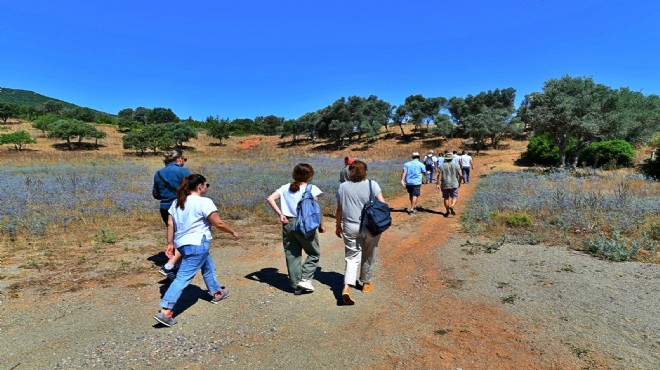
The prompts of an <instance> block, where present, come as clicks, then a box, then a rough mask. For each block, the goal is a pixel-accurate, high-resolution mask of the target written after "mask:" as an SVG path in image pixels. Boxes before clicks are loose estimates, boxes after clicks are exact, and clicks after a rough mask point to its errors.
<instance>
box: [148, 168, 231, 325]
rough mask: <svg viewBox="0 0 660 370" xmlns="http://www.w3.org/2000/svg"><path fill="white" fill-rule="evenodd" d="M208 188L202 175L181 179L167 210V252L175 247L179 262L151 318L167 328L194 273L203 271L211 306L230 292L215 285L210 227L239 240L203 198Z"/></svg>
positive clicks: (217, 284)
mask: <svg viewBox="0 0 660 370" xmlns="http://www.w3.org/2000/svg"><path fill="white" fill-rule="evenodd" d="M208 188H209V183H208V182H206V178H205V177H204V176H202V175H199V174H193V175H189V176H186V177H184V178H183V181H182V182H181V185H180V186H179V188H178V189H177V192H176V200H175V201H174V202H173V203H172V206H171V207H170V209H169V210H168V212H169V216H168V220H167V252H166V253H167V254H168V255H173V254H174V248H175V246H176V249H178V250H179V252H180V253H181V256H182V260H181V267H180V268H179V271H178V273H177V275H176V278H175V279H174V281H173V282H172V284H171V285H170V287H169V288H168V289H167V292H165V295H164V296H163V299H162V301H161V303H160V306H161V307H162V308H161V310H160V312H158V313H157V314H156V315H155V316H154V319H156V321H158V322H160V323H161V324H163V325H166V326H172V325H175V324H176V320H175V319H174V311H173V308H174V306H175V305H176V302H177V301H178V300H179V297H180V296H181V293H182V292H183V290H184V289H185V288H186V287H187V286H188V284H190V281H191V280H192V279H193V277H195V275H196V274H197V271H199V270H202V277H203V278H204V283H205V284H206V288H207V289H208V291H209V294H210V295H211V303H219V302H220V301H221V300H223V299H225V298H227V297H228V296H229V293H230V291H229V289H227V288H225V287H224V286H222V285H220V283H218V279H217V277H216V274H215V263H214V262H213V258H212V257H211V255H210V254H209V248H210V246H211V239H212V236H211V225H213V226H215V227H217V228H218V229H220V230H221V231H224V232H226V233H228V234H231V235H232V236H233V237H234V238H236V239H238V238H239V237H238V233H237V232H236V231H234V230H233V229H232V228H231V227H229V226H228V225H227V224H226V223H225V222H224V221H222V219H221V218H220V216H219V215H218V209H217V208H216V206H215V204H213V201H212V200H211V199H209V198H206V197H204V196H203V195H204V194H205V193H206V191H207V190H208Z"/></svg>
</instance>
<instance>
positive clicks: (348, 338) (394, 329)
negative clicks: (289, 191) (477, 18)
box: [0, 153, 655, 369]
mask: <svg viewBox="0 0 660 370" xmlns="http://www.w3.org/2000/svg"><path fill="white" fill-rule="evenodd" d="M515 156H516V154H513V153H512V154H506V155H501V156H497V157H490V158H488V159H485V160H483V162H482V163H479V164H478V169H477V171H475V172H476V173H475V174H474V179H475V180H474V181H473V184H470V185H469V186H464V187H461V191H460V196H461V198H460V203H459V205H458V207H457V210H458V212H459V214H460V211H461V209H462V206H463V205H464V204H465V202H466V201H467V200H468V199H469V198H470V196H471V194H472V192H473V189H474V187H475V186H476V182H477V181H478V175H480V174H482V173H484V172H486V171H487V170H490V169H491V167H493V165H494V164H495V163H498V162H502V163H506V162H510V161H511V160H512V159H513V158H515ZM433 188H434V187H433V186H432V185H424V187H423V190H422V198H421V200H422V201H421V204H420V205H421V207H423V208H424V209H425V210H427V211H425V212H419V213H418V214H417V215H415V216H409V215H407V214H406V213H403V212H395V213H394V225H395V226H394V227H393V228H392V229H391V230H390V231H388V232H387V233H385V234H384V235H383V237H382V239H381V243H380V247H379V249H378V253H379V255H378V256H377V258H378V260H379V264H378V265H377V268H376V277H375V285H376V287H375V289H374V290H373V291H372V292H370V293H361V292H356V294H355V298H356V300H357V302H356V305H354V306H341V305H340V304H339V298H340V292H341V285H342V282H343V269H344V265H343V245H342V242H341V240H340V239H338V238H337V237H336V236H334V235H330V234H323V235H322V237H321V245H322V257H321V267H320V269H319V271H318V272H317V274H316V275H315V282H314V284H315V286H316V292H315V293H314V294H307V295H301V296H294V295H293V294H292V293H291V292H290V291H289V288H288V282H287V280H288V279H287V277H286V267H285V264H284V258H283V253H282V249H281V240H280V236H279V232H278V227H277V225H268V226H263V225H240V226H237V227H238V228H239V229H240V230H243V232H242V234H243V235H244V236H245V237H244V239H243V240H242V241H240V242H230V241H228V240H227V239H226V238H222V237H221V238H218V239H217V240H215V241H214V242H213V246H214V249H213V255H214V258H215V260H216V263H217V264H218V274H219V277H220V280H221V282H222V283H223V284H226V285H227V286H229V287H231V289H232V291H233V293H232V296H231V297H230V298H229V299H227V300H226V301H223V302H222V303H221V304H220V305H212V304H210V303H209V302H207V301H206V300H207V299H208V298H206V297H205V295H204V291H203V287H204V284H203V282H202V281H201V278H200V277H199V276H198V277H197V278H196V279H195V280H194V281H193V285H191V286H190V287H189V288H188V289H187V290H186V292H185V293H184V296H183V299H182V303H181V304H180V305H179V307H177V310H178V312H179V314H178V319H179V324H178V325H177V326H175V327H173V328H160V327H158V326H156V325H154V321H153V319H152V318H151V316H152V315H153V314H154V313H155V312H156V310H157V305H158V301H159V298H160V294H161V292H162V291H163V289H164V287H165V286H164V285H162V281H160V277H159V275H158V274H156V273H155V271H156V270H155V268H154V270H153V271H150V272H149V273H148V274H147V273H142V274H136V275H130V276H118V277H117V279H116V281H114V282H113V284H107V285H105V286H94V287H90V288H88V289H83V290H79V291H75V292H68V293H64V294H53V295H48V294H46V295H35V294H30V293H29V291H26V293H24V294H22V295H21V296H20V297H19V298H16V299H9V300H7V299H3V300H1V301H0V337H2V341H0V368H10V369H32V368H88V367H106V368H138V369H139V368H146V367H153V368H165V367H169V368H193V369H194V368H219V367H230V368H236V369H271V368H282V369H289V368H290V369H299V368H300V369H302V368H306V369H325V368H365V369H367V368H369V369H372V368H383V369H385V368H406V369H408V368H413V369H429V368H432V369H456V368H462V369H485V368H489V369H513V368H516V369H520V368H535V369H536V368H547V369H572V368H576V369H577V368H584V367H592V368H607V367H618V366H616V364H614V363H613V362H612V361H611V360H610V359H609V357H607V356H602V357H599V356H597V355H595V354H594V353H593V352H591V353H590V354H589V355H588V356H585V355H584V351H582V352H581V351H578V350H576V349H575V348H571V347H570V346H567V345H566V344H564V343H561V342H560V341H559V340H557V338H558V337H557V334H553V335H548V334H546V332H545V330H544V329H543V328H542V327H540V326H538V325H537V322H535V321H534V319H533V318H532V316H531V315H529V314H527V315H521V314H516V313H512V311H511V310H507V309H506V308H505V305H503V304H502V302H500V301H499V298H498V297H497V296H495V295H493V294H486V293H482V292H478V291H472V290H470V289H471V288H470V287H468V286H467V284H465V281H466V280H469V279H472V280H474V281H481V280H484V279H487V278H488V276H485V275H484V274H483V273H482V272H481V271H482V270H485V269H486V268H485V267H486V265H485V264H487V263H488V260H486V259H484V260H479V259H468V258H465V257H464V256H463V255H461V254H460V253H458V252H457V250H458V248H457V247H456V242H457V239H465V238H466V237H465V236H463V235H461V234H460V233H459V231H460V229H459V225H458V216H457V217H448V218H445V217H443V216H442V215H439V214H437V211H440V210H442V208H443V207H442V206H441V204H442V202H441V199H440V196H439V194H438V193H436V192H435V190H434V189H433ZM432 189H433V190H432ZM390 205H391V206H392V207H393V208H394V209H398V210H401V209H403V208H404V207H406V206H407V197H400V198H397V199H392V200H390ZM328 221H331V220H328ZM153 237H154V238H160V237H162V235H160V233H158V234H156V233H154V235H153ZM654 271H655V270H654ZM63 274H64V275H66V272H65V273H63ZM465 275H468V276H467V278H466V276H465ZM468 293H469V294H468ZM652 339H653V338H651V340H652ZM585 351H586V350H585ZM640 368H644V366H640Z"/></svg>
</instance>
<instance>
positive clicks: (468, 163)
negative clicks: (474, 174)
mask: <svg viewBox="0 0 660 370" xmlns="http://www.w3.org/2000/svg"><path fill="white" fill-rule="evenodd" d="M472 169H474V164H473V162H472V157H471V156H470V153H468V151H467V150H464V151H463V155H462V156H461V171H462V174H463V184H468V183H470V170H472Z"/></svg>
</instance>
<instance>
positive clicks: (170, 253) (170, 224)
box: [165, 215, 174, 258]
mask: <svg viewBox="0 0 660 370" xmlns="http://www.w3.org/2000/svg"><path fill="white" fill-rule="evenodd" d="M165 255H166V256H167V258H172V257H174V220H173V219H172V215H169V216H167V249H166V250H165Z"/></svg>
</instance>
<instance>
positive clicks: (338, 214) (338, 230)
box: [335, 201, 341, 238]
mask: <svg viewBox="0 0 660 370" xmlns="http://www.w3.org/2000/svg"><path fill="white" fill-rule="evenodd" d="M335 214H336V216H335V221H336V222H337V226H336V227H335V235H337V237H338V238H341V203H339V201H337V210H336V211H335Z"/></svg>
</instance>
